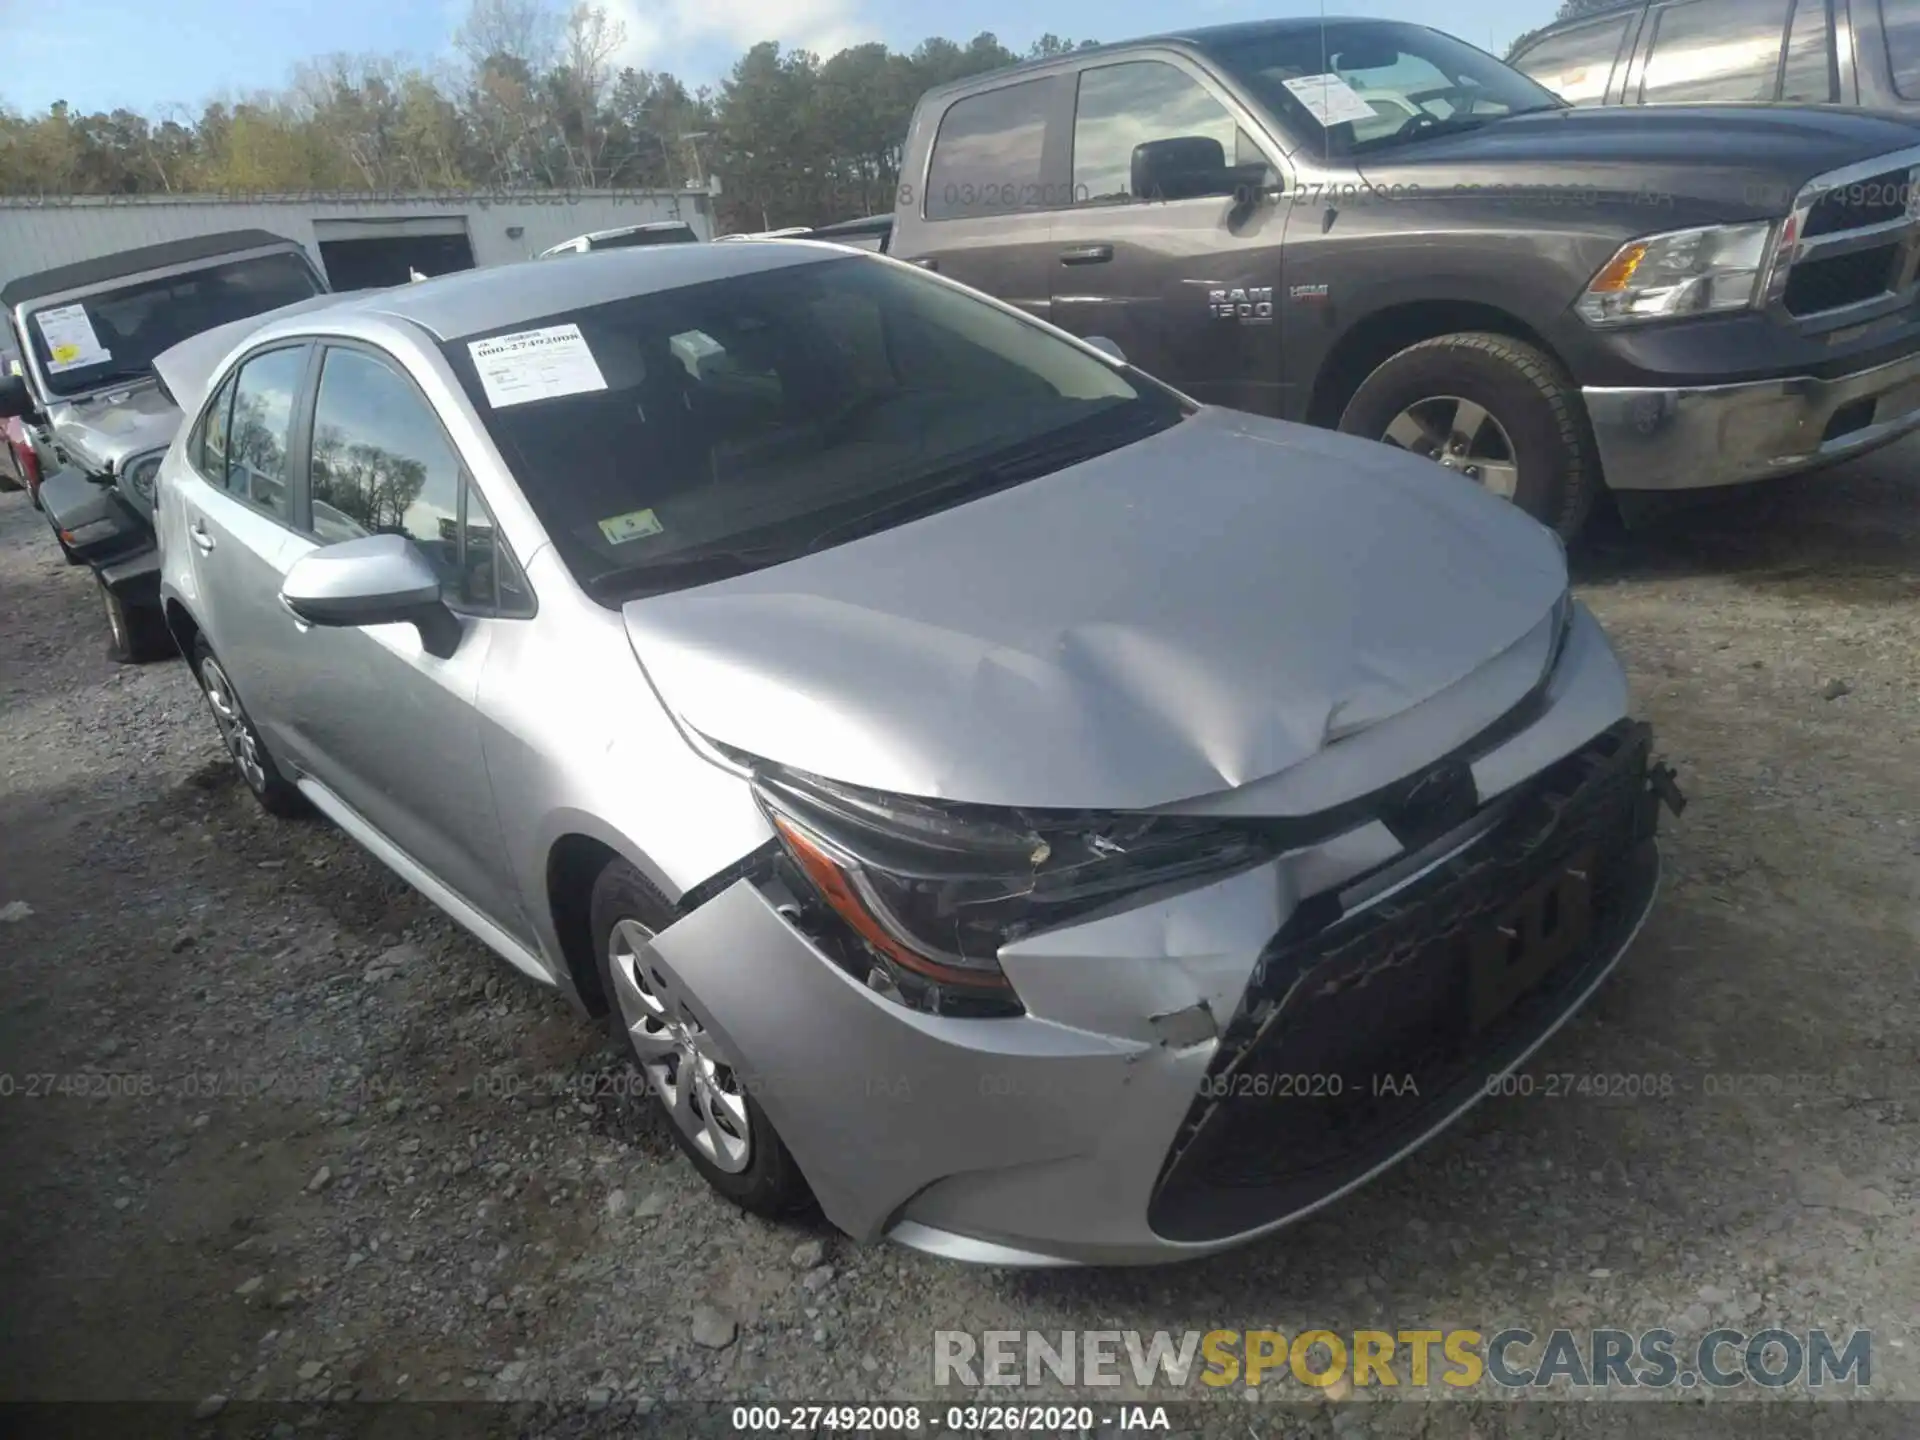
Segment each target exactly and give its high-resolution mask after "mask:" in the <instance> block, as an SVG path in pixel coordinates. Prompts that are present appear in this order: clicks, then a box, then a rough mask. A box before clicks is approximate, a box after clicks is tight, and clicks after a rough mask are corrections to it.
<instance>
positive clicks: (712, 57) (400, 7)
mask: <svg viewBox="0 0 1920 1440" xmlns="http://www.w3.org/2000/svg"><path fill="white" fill-rule="evenodd" d="M555 3H556V4H558V3H563V0H555ZM601 3H603V4H604V6H605V8H606V9H607V10H608V11H609V12H611V13H612V14H614V15H616V16H618V17H619V18H620V20H621V21H622V23H623V24H624V26H625V29H626V34H627V43H626V51H625V54H624V56H623V57H622V58H624V59H625V60H627V61H628V62H630V63H635V64H640V65H644V66H647V67H649V68H655V69H668V70H672V71H674V72H675V73H676V74H678V75H680V76H681V77H682V78H684V79H685V80H687V81H688V82H689V83H690V84H699V83H702V82H711V81H715V80H717V79H719V78H720V76H721V75H723V74H724V73H725V72H726V69H727V67H728V66H729V65H730V64H731V63H732V61H733V59H734V57H735V56H737V55H738V54H739V53H740V51H741V50H743V49H744V48H745V47H746V46H747V45H749V44H751V43H753V42H754V41H756V40H761V39H778V40H781V41H783V42H786V43H788V44H803V45H808V46H810V47H811V48H814V49H817V50H820V51H822V52H823V53H831V52H832V51H833V50H835V49H838V48H840V46H841V45H844V44H847V43H850V42H857V41H861V40H870V39H877V40H884V41H886V42H887V43H888V44H890V45H893V46H895V47H910V46H912V45H913V44H914V43H916V42H917V41H919V40H922V39H924V38H925V37H927V36H928V35H935V34H943V35H947V36H949V37H951V38H953V39H957V40H965V39H967V38H969V37H971V36H973V35H975V34H978V33H979V32H980V31H982V30H991V31H993V32H994V33H995V34H996V35H998V36H999V37H1000V39H1001V40H1002V41H1003V42H1005V43H1006V44H1008V45H1010V46H1012V47H1014V48H1015V49H1024V48H1025V47H1026V45H1027V44H1028V43H1029V42H1030V41H1032V40H1033V39H1035V38H1036V37H1037V36H1039V35H1040V34H1041V33H1042V32H1044V31H1048V30H1051V31H1053V32H1054V33H1055V34H1057V35H1062V36H1066V37H1069V38H1071V39H1075V40H1080V39H1086V38H1089V37H1091V38H1094V39H1099V40H1120V39H1125V38H1126V37H1127V36H1129V35H1139V34H1146V33H1151V32H1153V31H1158V30H1165V29H1169V28H1172V27H1175V26H1179V25H1185V24H1208V23H1214V22H1217V21H1227V20H1242V19H1252V18H1257V17H1260V16H1271V15H1288V14H1315V13H1318V11H1319V9H1320V6H1319V5H1318V3H1317V0H1264V3H1262V0H1178V3H1168V0H1047V3H1045V4H1040V5H1035V4H1031V3H1024V4H1023V3H1018V0H939V3H933V0H601ZM1326 8H1327V11H1328V13H1329V14H1335V15H1339V14H1348V15H1379V16H1386V17H1393V18H1399V19H1409V20H1422V21H1424V22H1426V23H1428V24H1437V25H1440V26H1442V27H1444V28H1445V29H1448V30H1451V31H1453V32H1454V33H1455V34H1457V35H1459V36H1460V37H1461V38H1463V39H1466V40H1470V41H1472V42H1473V43H1474V44H1476V45H1480V46H1482V47H1485V48H1488V49H1492V50H1494V51H1495V53H1498V52H1499V51H1500V50H1502V49H1504V48H1505V46H1506V43H1507V42H1508V41H1509V40H1511V39H1512V38H1513V37H1514V36H1515V35H1517V34H1519V33H1520V32H1521V31H1522V30H1525V29H1528V28H1530V27H1532V26H1534V25H1538V24H1539V23H1541V22H1542V21H1543V20H1545V19H1546V18H1548V16H1550V15H1551V14H1552V12H1553V10H1554V8H1555V0H1454V3H1452V4H1450V5H1448V6H1445V7H1438V6H1435V5H1433V4H1432V3H1421V0H1328V4H1327V7H1326ZM464 10H465V3H464V0H414V3H413V4H411V5H404V4H403V3H396V0H240V3H237V4H236V3H234V0H78V3H77V4H74V5H62V4H58V3H52V0H0V54H4V55H5V57H6V65H5V67H4V69H0V103H4V104H6V105H7V106H9V107H11V108H13V109H15V110H25V111H33V110H39V109H42V108H44V107H45V106H47V105H49V104H51V103H52V102H53V101H55V100H61V99H64V100H66V101H67V102H68V103H69V104H71V105H72V106H74V107H75V108H77V109H82V110H108V109H113V108H115V107H117V106H123V105H124V106H127V107H129V108H131V109H135V110H140V111H143V112H146V113H149V114H151V113H155V112H158V111H161V110H164V109H165V108H167V107H169V106H174V105H184V106H186V107H188V109H190V110H194V111H197V110H198V108H199V106H200V105H201V104H202V103H204V102H205V101H206V100H208V99H212V98H216V97H227V98H231V97H234V96H238V95H244V94H246V93H247V92H249V91H254V90H261V89H271V88H277V87H279V86H281V85H283V84H285V83H286V81H287V79H288V78H289V76H290V74H291V72H292V70H293V67H294V66H295V65H296V64H298V63H299V62H301V61H303V60H309V59H313V58H316V57H319V56H324V55H328V54H334V53H340V52H346V53H349V54H365V53H378V54H396V53H397V54H403V55H406V56H408V57H409V58H412V59H414V60H418V61H423V62H429V63H430V62H434V61H437V60H445V59H448V58H450V56H451V50H450V46H449V40H450V37H451V35H452V32H453V28H454V25H455V24H456V23H457V21H458V19H459V16H460V15H461V14H462V13H464Z"/></svg>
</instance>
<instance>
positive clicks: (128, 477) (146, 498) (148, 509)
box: [120, 450, 167, 519]
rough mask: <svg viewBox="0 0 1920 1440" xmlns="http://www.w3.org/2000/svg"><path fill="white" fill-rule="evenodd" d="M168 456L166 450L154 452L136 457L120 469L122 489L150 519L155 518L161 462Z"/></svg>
mask: <svg viewBox="0 0 1920 1440" xmlns="http://www.w3.org/2000/svg"><path fill="white" fill-rule="evenodd" d="M166 454H167V452H166V451H164V450H154V451H151V452H149V453H148V454H145V455H136V456H135V457H134V458H133V459H131V460H129V461H128V462H127V463H126V464H125V465H123V466H122V467H121V469H120V486H121V488H122V489H123V490H124V491H126V493H127V494H128V495H129V496H131V497H132V499H133V502H134V504H135V505H137V506H139V507H140V509H141V510H143V511H144V512H145V513H146V515H147V516H148V518H149V519H151V518H152V516H153V508H154V482H155V480H156V479H157V477H158V476H159V474H160V462H161V461H162V460H164V459H165V458H166Z"/></svg>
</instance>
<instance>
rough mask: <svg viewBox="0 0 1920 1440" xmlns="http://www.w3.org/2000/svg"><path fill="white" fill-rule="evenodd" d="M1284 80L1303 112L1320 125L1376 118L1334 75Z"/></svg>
mask: <svg viewBox="0 0 1920 1440" xmlns="http://www.w3.org/2000/svg"><path fill="white" fill-rule="evenodd" d="M1284 83H1285V85H1286V87H1287V89H1288V91H1289V92H1290V93H1291V94H1292V95H1293V98H1294V99H1296V100H1298V101H1299V102H1300V103H1301V104H1302V105H1304V106H1306V107H1307V113H1308V114H1309V115H1311V116H1312V117H1313V118H1314V119H1315V120H1318V121H1319V122H1320V124H1321V125H1322V126H1330V125H1345V124H1347V123H1348V122H1350V121H1354V120H1378V119H1379V118H1380V117H1379V116H1378V115H1376V114H1375V113H1374V109H1373V107H1372V106H1371V105H1369V104H1367V102H1366V101H1364V100H1362V99H1361V98H1360V97H1359V96H1358V95H1356V94H1355V93H1354V90H1353V87H1352V86H1351V85H1349V84H1347V82H1346V81H1344V80H1342V79H1341V78H1340V77H1339V76H1338V75H1331V74H1329V75H1300V76H1296V77H1295V78H1294V79H1292V80H1288V81H1285V82H1284Z"/></svg>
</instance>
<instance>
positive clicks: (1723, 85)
mask: <svg viewBox="0 0 1920 1440" xmlns="http://www.w3.org/2000/svg"><path fill="white" fill-rule="evenodd" d="M1792 4H1793V0H1690V3H1688V4H1684V5H1663V6H1661V7H1660V8H1659V9H1657V10H1655V11H1654V12H1653V17H1652V24H1653V27H1654V29H1653V50H1652V53H1651V54H1649V55H1648V57H1647V67H1646V74H1645V75H1644V76H1642V77H1641V81H1640V100H1641V103H1642V104H1647V105H1696V104H1755V103H1765V102H1768V101H1771V100H1772V99H1773V98H1774V97H1775V96H1776V95H1777V94H1778V93H1779V90H1780V61H1781V56H1782V53H1783V51H1784V49H1785V46H1786V33H1787V15H1788V12H1789V10H1791V8H1792Z"/></svg>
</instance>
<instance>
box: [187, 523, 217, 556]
mask: <svg viewBox="0 0 1920 1440" xmlns="http://www.w3.org/2000/svg"><path fill="white" fill-rule="evenodd" d="M187 534H188V535H189V536H191V537H192V539H193V543H194V544H196V545H198V546H199V547H200V548H201V550H202V551H207V550H211V549H213V536H212V535H210V534H209V533H207V527H206V526H205V525H203V524H201V523H200V522H199V521H198V520H193V521H189V522H188V524H187Z"/></svg>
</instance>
